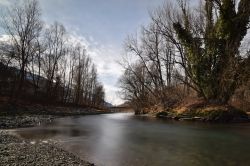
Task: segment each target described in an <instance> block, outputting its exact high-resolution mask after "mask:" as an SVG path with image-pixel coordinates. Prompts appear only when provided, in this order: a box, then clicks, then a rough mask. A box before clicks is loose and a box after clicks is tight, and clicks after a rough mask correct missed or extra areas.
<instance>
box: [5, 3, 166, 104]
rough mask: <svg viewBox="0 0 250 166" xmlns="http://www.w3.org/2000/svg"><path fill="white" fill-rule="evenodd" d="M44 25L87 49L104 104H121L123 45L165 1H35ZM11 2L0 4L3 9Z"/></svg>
mask: <svg viewBox="0 0 250 166" xmlns="http://www.w3.org/2000/svg"><path fill="white" fill-rule="evenodd" d="M38 1H39V3H40V7H41V9H42V18H43V20H44V21H45V23H46V24H50V23H53V22H54V21H57V22H60V23H62V24H64V26H65V27H66V29H67V31H68V33H69V34H70V35H71V36H72V37H73V38H74V39H75V40H76V41H80V42H82V43H83V44H85V45H86V47H87V49H88V51H89V55H90V57H92V59H93V61H94V63H95V64H96V65H97V70H98V74H99V79H100V81H101V82H102V83H103V85H104V87H105V91H106V100H107V101H108V102H111V103H113V104H120V103H121V102H122V100H121V99H120V97H119V95H117V93H116V92H117V91H118V90H119V89H118V86H117V81H118V79H119V77H120V76H121V74H122V68H121V67H120V66H119V64H118V63H117V61H119V60H120V59H121V57H122V55H123V54H124V53H123V42H124V40H125V38H126V37H127V35H129V34H132V33H135V32H136V31H137V30H138V29H139V28H140V26H141V25H146V24H147V23H148V22H149V14H148V12H149V11H150V10H152V9H154V8H155V7H157V6H159V5H161V4H162V3H163V1H164V0H38ZM14 2H15V1H13V0H0V6H1V7H5V6H7V5H9V4H10V3H14Z"/></svg>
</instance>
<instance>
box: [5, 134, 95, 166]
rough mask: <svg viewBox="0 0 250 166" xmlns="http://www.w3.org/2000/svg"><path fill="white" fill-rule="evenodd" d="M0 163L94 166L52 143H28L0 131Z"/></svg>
mask: <svg viewBox="0 0 250 166" xmlns="http://www.w3.org/2000/svg"><path fill="white" fill-rule="evenodd" d="M0 161H1V165H9V166H15V165H18V166H27V165H51V166H52V165H53V166H54V165H65V166H75V165H82V166H94V164H91V163H89V162H86V161H83V160H81V159H79V158H78V157H76V156H74V155H73V154H71V153H69V152H67V151H65V150H63V149H61V148H59V146H58V145H57V144H56V143H53V142H47V141H43V142H36V143H34V142H28V141H25V140H22V139H20V138H18V137H16V136H13V135H11V134H10V133H9V132H8V131H0Z"/></svg>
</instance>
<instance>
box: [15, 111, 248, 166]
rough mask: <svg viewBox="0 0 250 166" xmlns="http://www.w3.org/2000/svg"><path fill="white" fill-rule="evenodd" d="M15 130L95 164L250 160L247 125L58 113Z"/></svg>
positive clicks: (238, 162) (220, 163) (132, 165)
mask: <svg viewBox="0 0 250 166" xmlns="http://www.w3.org/2000/svg"><path fill="white" fill-rule="evenodd" d="M16 133H17V134H18V135H20V136H21V137H23V138H26V139H31V140H48V139H51V140H59V141H60V142H61V143H62V146H63V148H65V149H67V150H69V151H71V152H72V153H74V154H76V155H78V156H79V157H81V158H83V159H87V160H89V161H90V162H94V163H96V164H97V165H105V166H143V165H148V166H156V165H157V166H158V165H160V166H165V165H170V166H171V165H174V166H175V165H180V166H189V165H190V166H196V165H204V166H206V165H209V166H210V165H211V166H216V165H218V166H224V165H235V166H236V165H237V166H239V165H246V166H248V165H250V124H230V125H219V124H200V123H184V122H171V121H160V120H155V119H149V118H146V117H136V116H133V115H132V114H129V113H119V114H108V115H94V116H84V117H76V118H72V117H71V118H62V119H58V120H56V121H55V122H53V123H52V124H49V125H45V126H41V127H35V128H27V129H18V130H17V131H16Z"/></svg>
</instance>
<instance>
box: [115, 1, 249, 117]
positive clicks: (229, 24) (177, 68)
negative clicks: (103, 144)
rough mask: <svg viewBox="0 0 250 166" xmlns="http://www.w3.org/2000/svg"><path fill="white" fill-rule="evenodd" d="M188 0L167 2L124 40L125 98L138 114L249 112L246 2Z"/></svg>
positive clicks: (122, 78) (152, 12)
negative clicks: (193, 1)
mask: <svg viewBox="0 0 250 166" xmlns="http://www.w3.org/2000/svg"><path fill="white" fill-rule="evenodd" d="M189 2H190V1H185V0H178V1H177V2H176V3H175V2H165V3H164V4H163V5H162V6H160V7H158V8H156V9H155V10H153V11H151V12H150V15H149V17H150V20H151V21H150V23H149V24H148V25H146V26H142V28H141V29H140V31H139V32H137V33H135V34H133V35H129V36H128V37H127V39H126V40H125V50H126V53H127V54H126V56H124V58H123V61H122V62H121V65H122V66H123V67H124V70H125V72H124V75H123V76H122V77H121V78H120V83H119V85H120V87H121V89H122V91H121V94H122V96H123V98H124V99H125V100H127V101H129V102H130V103H131V105H132V106H133V107H134V109H135V110H136V113H137V114H144V113H148V112H152V111H154V110H155V111H158V112H159V111H166V112H167V113H168V112H173V111H174V112H179V111H180V112H183V111H184V112H185V111H189V112H190V111H191V112H196V113H195V115H197V112H199V113H200V112H204V110H235V109H237V110H243V111H249V110H250V107H249V106H250V89H249V88H250V72H249V71H250V52H249V51H250V47H249V44H250V43H249V41H250V40H249V39H250V38H249V37H250V36H249V17H250V3H249V1H248V0H238V1H233V0H206V1H199V3H196V4H191V3H189ZM167 113H166V114H167Z"/></svg>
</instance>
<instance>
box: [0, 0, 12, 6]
mask: <svg viewBox="0 0 250 166" xmlns="http://www.w3.org/2000/svg"><path fill="white" fill-rule="evenodd" d="M0 5H3V6H8V5H10V1H9V0H0Z"/></svg>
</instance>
